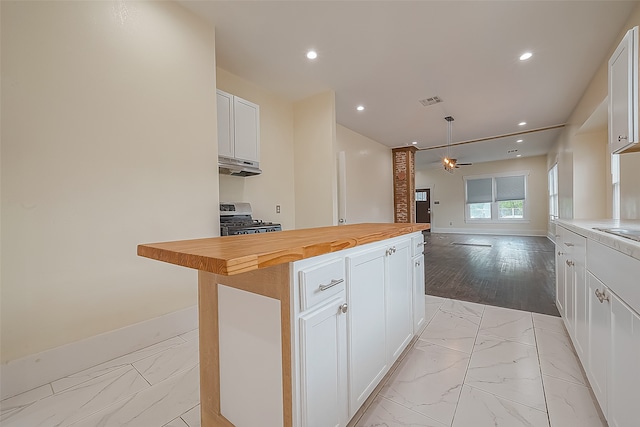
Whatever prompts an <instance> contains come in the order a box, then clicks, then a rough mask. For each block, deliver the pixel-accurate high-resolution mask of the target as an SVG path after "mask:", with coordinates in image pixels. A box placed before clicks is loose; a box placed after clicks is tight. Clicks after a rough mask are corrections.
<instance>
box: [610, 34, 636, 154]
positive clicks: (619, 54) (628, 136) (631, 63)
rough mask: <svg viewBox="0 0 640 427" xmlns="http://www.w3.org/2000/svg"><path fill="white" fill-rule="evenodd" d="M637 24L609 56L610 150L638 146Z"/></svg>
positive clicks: (614, 150)
mask: <svg viewBox="0 0 640 427" xmlns="http://www.w3.org/2000/svg"><path fill="white" fill-rule="evenodd" d="M637 142H638V27H633V28H632V29H631V30H629V31H628V32H627V34H626V35H625V36H624V38H623V39H622V41H621V42H620V45H618V48H617V49H616V51H615V52H614V53H613V56H611V58H610V59H609V151H610V152H612V153H620V152H622V151H625V150H628V149H634V147H638V145H636V143H637Z"/></svg>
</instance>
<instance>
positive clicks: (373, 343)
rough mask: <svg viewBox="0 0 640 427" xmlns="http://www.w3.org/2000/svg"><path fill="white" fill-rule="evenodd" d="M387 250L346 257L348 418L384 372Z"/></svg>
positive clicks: (381, 249) (376, 250) (385, 366)
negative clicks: (347, 284)
mask: <svg viewBox="0 0 640 427" xmlns="http://www.w3.org/2000/svg"><path fill="white" fill-rule="evenodd" d="M387 251H388V248H386V247H383V248H375V249H372V250H369V251H366V252H364V253H360V254H357V255H353V256H348V257H347V280H348V283H349V286H348V299H349V312H348V313H349V316H348V326H347V328H348V337H349V359H350V360H349V417H352V416H353V415H354V414H355V412H356V411H357V410H358V408H359V407H360V406H362V404H363V403H364V401H365V400H366V399H367V397H369V394H371V392H372V391H373V389H374V388H375V387H376V386H377V385H378V383H379V382H380V380H381V379H382V377H383V376H384V374H385V373H386V372H387V369H388V366H387V351H386V342H385V340H386V324H385V316H384V310H385V258H386V257H387Z"/></svg>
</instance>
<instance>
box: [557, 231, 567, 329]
mask: <svg viewBox="0 0 640 427" xmlns="http://www.w3.org/2000/svg"><path fill="white" fill-rule="evenodd" d="M559 234H560V237H558V243H557V244H556V306H557V307H558V311H559V312H560V316H562V317H563V318H564V316H565V312H564V301H565V296H564V295H565V294H564V292H565V284H564V282H565V276H564V267H565V261H566V257H565V256H564V252H563V251H564V248H563V247H562V233H559Z"/></svg>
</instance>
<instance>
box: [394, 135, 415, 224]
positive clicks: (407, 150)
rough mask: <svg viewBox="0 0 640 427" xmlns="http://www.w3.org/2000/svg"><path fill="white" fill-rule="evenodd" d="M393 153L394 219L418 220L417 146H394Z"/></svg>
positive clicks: (397, 220)
mask: <svg viewBox="0 0 640 427" xmlns="http://www.w3.org/2000/svg"><path fill="white" fill-rule="evenodd" d="M391 151H392V153H393V220H394V222H416V212H415V210H416V200H415V199H416V170H415V153H416V151H418V149H417V148H416V147H413V146H411V147H403V148H394V149H393V150H391Z"/></svg>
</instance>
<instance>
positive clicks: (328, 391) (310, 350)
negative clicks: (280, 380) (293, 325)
mask: <svg viewBox="0 0 640 427" xmlns="http://www.w3.org/2000/svg"><path fill="white" fill-rule="evenodd" d="M347 307H348V306H346V298H345V294H344V292H342V294H340V295H339V296H338V298H335V299H332V300H330V301H329V302H328V303H327V304H326V305H324V306H322V307H321V308H319V309H317V310H314V311H311V312H310V313H307V314H305V315H303V316H301V317H300V331H301V352H300V359H301V371H302V375H301V378H302V402H301V411H302V419H303V425H305V426H308V427H341V426H345V425H346V423H347V420H348V404H347V403H348V401H347V396H346V395H347V393H346V391H347V316H346V314H345V313H346V310H347ZM343 312H344V313H343Z"/></svg>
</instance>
